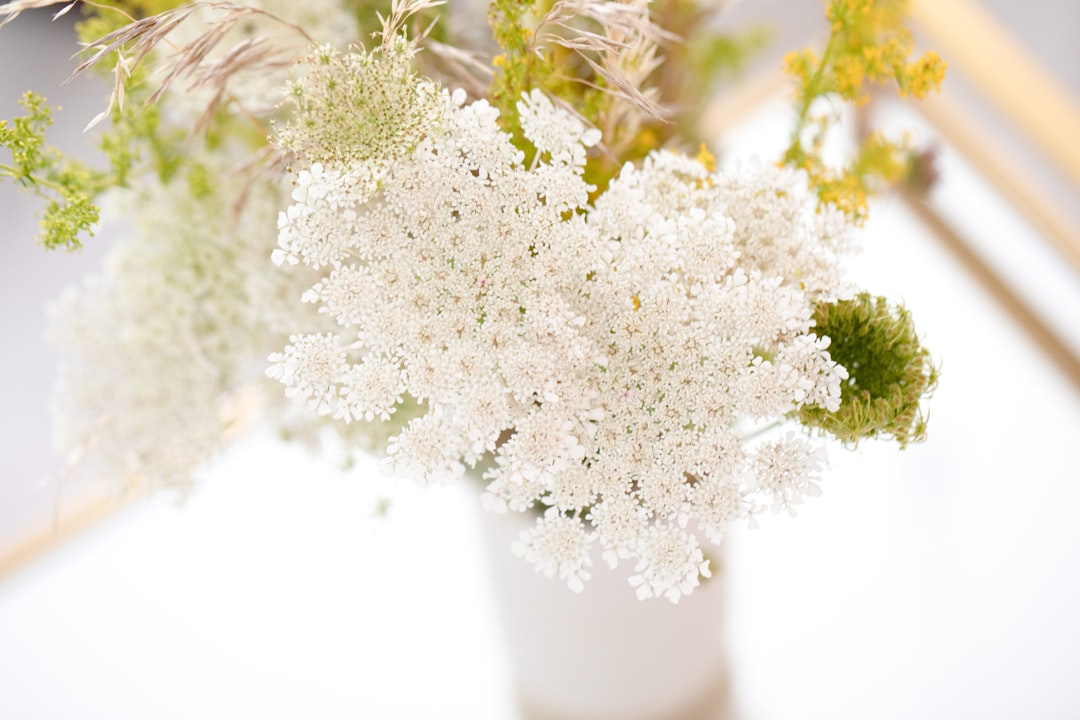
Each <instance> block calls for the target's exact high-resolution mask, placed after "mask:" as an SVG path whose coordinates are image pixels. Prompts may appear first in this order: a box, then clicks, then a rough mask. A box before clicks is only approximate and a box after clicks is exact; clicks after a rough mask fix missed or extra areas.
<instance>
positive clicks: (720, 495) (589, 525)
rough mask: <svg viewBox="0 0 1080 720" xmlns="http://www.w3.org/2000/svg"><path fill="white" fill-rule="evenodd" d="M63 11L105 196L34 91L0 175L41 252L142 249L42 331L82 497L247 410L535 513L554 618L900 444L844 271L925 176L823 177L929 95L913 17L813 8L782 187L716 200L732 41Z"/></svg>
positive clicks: (585, 20) (604, 22)
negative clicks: (575, 599) (36, 207)
mask: <svg viewBox="0 0 1080 720" xmlns="http://www.w3.org/2000/svg"><path fill="white" fill-rule="evenodd" d="M52 4H59V3H52V2H47V1H46V0H21V1H20V0H16V2H13V3H9V4H8V5H7V6H5V7H3V8H0V24H3V23H5V22H7V21H9V20H11V19H13V18H14V17H15V16H17V15H18V14H19V12H20V11H22V10H25V9H28V8H30V7H37V6H45V5H52ZM86 5H89V6H90V7H91V10H92V12H91V14H90V15H89V16H88V17H87V18H86V19H84V20H83V21H82V23H81V27H80V32H81V34H82V36H83V39H84V42H85V44H86V48H85V50H84V52H85V53H86V55H87V57H86V60H85V62H84V63H83V66H82V67H81V68H80V70H82V69H86V68H89V67H97V68H104V69H105V70H107V71H108V72H109V73H111V74H112V75H113V77H114V78H115V80H114V90H113V94H112V101H111V102H110V106H109V108H108V109H107V110H106V111H105V112H104V113H103V114H102V115H101V116H99V118H97V120H98V121H103V120H108V121H109V122H108V128H107V129H106V131H105V132H104V134H103V136H102V147H103V150H104V151H105V152H106V154H107V156H108V158H109V160H110V167H109V169H108V170H90V169H88V168H86V167H83V166H80V165H77V164H75V163H72V162H71V161H69V160H66V159H63V158H60V157H59V156H57V155H55V154H53V153H51V152H50V151H48V150H47V148H46V147H45V146H44V145H43V143H42V137H41V133H42V132H43V128H44V127H45V125H47V123H48V119H49V116H48V109H47V106H46V105H45V104H44V103H43V102H42V101H41V99H40V98H38V97H37V96H33V95H28V96H27V98H26V100H25V104H26V106H27V109H28V112H29V114H28V115H27V117H25V118H19V119H17V120H15V121H14V122H13V123H5V124H3V125H0V143H2V144H4V145H5V146H7V147H8V148H9V149H10V150H11V153H12V158H13V162H12V163H11V164H10V165H0V174H5V175H7V176H9V177H12V178H14V179H15V180H17V181H20V182H22V183H23V184H25V185H27V186H30V187H31V188H32V189H34V190H35V191H37V192H39V193H41V194H43V195H45V196H46V199H47V201H48V202H49V205H48V207H47V210H46V213H45V215H44V217H43V233H42V240H43V241H44V243H45V244H46V245H50V246H62V245H69V246H74V245H77V243H79V242H80V236H81V235H85V234H86V232H87V231H89V230H91V229H92V228H93V227H94V226H95V225H96V224H97V222H98V219H99V218H98V212H99V210H98V205H100V207H101V210H100V212H101V217H103V218H104V219H105V222H106V223H109V222H111V221H113V220H115V219H128V220H130V221H132V222H133V225H134V227H128V228H123V227H121V228H118V229H117V232H125V233H127V237H126V239H125V240H124V241H122V242H120V243H118V244H117V245H116V248H115V250H114V251H113V252H112V254H111V256H110V259H109V263H108V265H107V266H106V267H105V268H104V270H103V273H102V275H101V276H100V277H99V278H97V279H96V280H94V281H92V282H91V283H89V284H88V285H87V286H86V287H84V288H83V289H81V290H79V291H73V293H72V294H71V295H70V296H69V297H66V298H64V299H63V300H62V302H60V303H59V304H58V306H57V309H56V311H55V323H54V328H53V334H54V336H55V337H56V338H57V341H58V342H59V343H60V344H61V346H63V347H65V348H66V349H67V350H68V351H69V352H70V356H71V363H70V364H69V365H68V366H67V367H66V368H65V369H64V371H63V373H62V375H61V378H60V382H59V388H58V394H57V398H58V401H59V403H60V412H59V413H58V420H59V425H60V428H59V430H60V436H61V440H62V443H63V444H64V446H65V447H67V448H69V449H70V450H72V451H73V453H74V455H73V456H74V457H75V458H76V459H77V461H78V462H81V463H85V464H89V465H93V466H95V467H96V470H97V471H98V472H99V473H101V474H104V475H107V476H110V477H113V478H122V479H123V480H125V481H128V482H138V483H141V484H149V485H151V486H176V487H181V488H184V487H187V486H188V485H189V484H190V483H191V481H192V469H193V468H197V467H198V466H199V465H200V464H201V463H202V462H203V461H205V459H206V458H208V457H210V456H211V455H212V454H213V453H214V452H215V451H216V450H217V449H218V448H219V447H221V446H222V444H223V443H224V442H226V440H227V438H228V437H229V435H230V431H231V429H232V428H234V427H235V426H237V425H238V424H239V423H240V420H241V418H242V416H243V415H244V414H245V413H250V412H252V409H253V408H255V409H256V411H257V412H259V413H260V414H262V415H263V416H266V417H271V418H275V419H277V420H278V421H279V422H280V423H281V425H282V427H283V428H286V429H287V430H288V432H290V433H292V434H294V435H296V434H306V433H310V432H314V431H315V430H317V429H318V428H320V427H322V426H324V425H327V424H329V425H331V426H333V427H335V428H336V429H337V430H338V431H339V432H340V433H342V434H343V435H344V436H345V437H346V439H347V441H348V443H349V444H350V446H351V447H353V448H363V449H364V450H365V451H373V452H377V453H380V454H381V455H383V456H384V458H385V460H384V462H385V465H386V467H387V468H388V469H389V470H390V471H392V472H393V473H395V474H400V475H403V476H407V477H412V478H415V479H417V480H420V481H422V482H427V483H443V482H450V481H454V480H456V479H458V478H460V477H461V476H462V475H464V474H466V473H467V472H470V471H471V472H472V473H473V474H474V475H475V476H477V477H480V478H482V480H483V483H484V490H483V493H482V498H481V499H482V501H483V503H484V505H485V506H486V507H487V508H488V509H489V510H491V511H494V512H521V513H534V514H535V523H534V524H533V526H532V527H531V529H529V530H527V531H526V532H524V533H523V534H522V535H521V537H520V538H519V539H518V540H517V542H515V544H514V546H513V549H514V552H516V553H517V554H519V555H521V556H522V557H523V558H524V559H525V560H526V561H527V562H529V563H533V564H534V565H535V566H536V568H537V570H538V571H540V572H542V573H543V574H545V575H548V576H550V577H556V576H557V577H558V578H561V579H562V580H563V581H565V582H566V583H567V584H568V585H569V586H570V588H571V589H574V590H581V589H582V588H583V587H585V585H586V583H587V581H588V579H589V576H590V567H591V566H592V564H593V562H595V561H597V560H602V561H604V562H607V563H608V564H610V565H611V566H615V565H616V564H618V563H624V562H625V563H629V564H631V565H632V567H633V574H632V575H631V577H630V584H631V585H632V586H633V587H634V588H635V591H636V593H637V595H638V597H640V598H643V599H644V598H651V597H665V598H668V599H669V600H671V601H677V600H678V599H679V598H680V597H681V596H683V595H686V594H689V593H691V592H692V591H693V589H694V588H695V587H696V586H697V585H698V584H699V582H700V580H701V578H703V577H708V576H709V574H710V565H709V561H708V559H707V558H706V556H705V554H704V553H703V550H702V546H701V545H702V542H703V541H711V542H719V541H720V540H721V538H722V536H723V534H724V532H725V529H726V528H727V527H729V526H730V525H731V524H732V523H736V522H751V523H752V522H753V521H754V518H755V516H756V515H758V514H760V513H762V512H765V511H766V510H772V511H784V510H787V511H790V512H792V513H794V510H793V508H794V506H796V505H798V504H799V503H801V502H802V501H803V499H804V498H805V497H807V496H814V495H817V494H819V492H820V489H819V485H818V482H819V481H820V478H821V472H822V470H823V467H824V462H825V457H824V450H823V440H822V436H823V435H831V436H834V437H837V438H839V439H840V440H841V441H843V442H844V443H846V444H848V445H854V444H856V443H858V442H859V441H860V440H862V439H866V438H874V437H883V438H892V439H895V440H896V441H897V442H898V443H899V444H900V445H901V446H904V445H905V444H907V443H908V442H914V441H918V440H920V439H922V437H923V436H924V434H925V416H924V413H923V410H922V408H921V406H920V402H921V400H922V399H923V398H924V397H926V396H927V395H928V394H929V392H930V391H931V390H932V389H933V387H934V385H935V384H936V381H937V371H936V368H935V366H934V364H933V362H932V361H931V359H930V356H929V354H928V352H927V351H926V349H925V348H924V347H923V346H922V345H921V344H920V342H919V339H918V336H917V334H916V332H915V330H914V327H913V324H912V321H911V318H910V317H909V316H908V314H907V313H906V312H905V311H904V310H903V308H901V307H899V306H896V305H894V304H892V303H890V302H889V301H888V300H886V299H884V298H879V297H875V296H873V295H871V294H869V293H867V292H865V291H863V290H861V289H860V288H857V287H854V286H853V285H852V284H851V283H850V282H848V281H846V280H845V279H844V276H843V265H842V264H843V260H844V258H845V257H846V256H848V255H849V254H850V253H852V252H854V251H855V249H856V242H855V235H856V234H857V230H858V228H859V226H860V225H861V224H862V221H863V220H864V218H865V214H866V211H867V195H868V194H869V193H870V192H872V191H874V190H875V189H878V188H881V187H885V186H887V185H888V183H890V182H895V181H898V180H899V179H900V178H902V177H903V176H904V174H905V173H906V172H907V168H908V167H909V164H910V160H911V157H912V156H913V153H914V150H913V149H912V148H909V147H907V146H906V145H904V144H903V143H895V142H892V141H889V140H886V139H885V138H883V137H881V136H879V135H876V134H872V135H870V136H869V137H868V138H867V139H866V140H865V142H864V143H863V145H862V146H861V147H860V148H859V149H858V151H857V152H856V154H855V156H853V157H852V158H851V161H850V163H849V164H848V165H846V166H844V167H832V166H829V165H828V164H827V163H826V162H825V161H824V159H823V143H824V138H825V134H826V131H827V130H828V129H829V128H830V127H831V126H832V125H834V124H835V123H836V103H837V99H838V98H839V99H843V100H850V101H854V102H857V101H859V100H860V98H863V97H864V94H865V88H864V85H865V84H866V83H867V82H871V81H876V82H882V83H884V82H891V83H894V84H895V85H896V86H897V87H898V89H899V90H900V92H901V93H904V94H912V95H915V96H919V97H921V96H923V95H925V94H926V93H927V92H929V91H930V90H932V89H934V88H936V87H937V85H938V84H939V83H940V81H941V77H942V73H943V69H944V66H943V64H942V63H941V61H940V60H939V59H938V58H937V57H936V56H935V55H933V54H932V53H928V54H926V55H924V56H923V57H921V58H919V59H917V60H915V61H909V60H908V55H909V54H910V51H911V39H910V37H909V35H908V34H907V33H906V32H905V31H904V28H903V25H902V3H899V2H896V1H894V0H878V1H873V0H831V2H829V3H828V8H827V13H828V17H829V20H830V23H831V35H830V39H829V42H828V45H827V46H826V50H825V51H824V52H823V53H822V54H821V55H820V56H818V55H816V54H814V53H812V52H810V51H803V52H796V53H793V54H791V55H790V56H789V57H788V60H787V64H788V68H789V71H790V72H791V73H792V75H793V77H794V79H795V86H796V94H795V108H796V122H795V127H794V129H793V132H792V136H791V143H790V147H789V148H788V150H787V152H786V153H785V156H784V157H783V158H782V159H780V162H779V163H775V162H766V161H761V160H746V159H742V160H739V161H737V162H733V163H731V164H730V165H729V166H727V167H725V168H724V169H718V167H717V163H716V161H715V159H714V157H713V156H712V155H711V153H710V152H709V151H708V149H707V148H706V146H705V145H704V144H701V143H700V142H697V138H696V137H695V134H696V130H695V129H694V124H693V121H694V120H695V119H696V114H697V113H698V112H699V110H700V107H699V106H697V105H694V104H693V103H692V102H691V101H692V100H693V99H694V98H695V97H699V96H700V93H701V92H702V86H703V85H707V84H708V81H709V78H710V77H712V75H713V74H714V73H715V71H716V69H717V68H718V67H720V66H721V65H722V60H723V59H724V58H725V57H726V58H727V59H729V60H730V59H731V56H732V54H734V55H738V54H739V53H740V52H741V51H745V50H746V45H745V44H744V45H739V44H738V42H736V41H733V40H732V39H730V38H724V37H719V36H716V35H715V34H710V32H709V31H708V29H707V23H704V22H703V21H702V19H703V18H705V17H707V16H708V14H709V13H711V12H718V11H719V10H720V9H721V8H709V7H704V6H702V5H699V4H697V3H693V2H688V1H687V0H655V1H654V2H653V3H651V4H650V3H648V2H645V1H644V0H555V1H552V0H521V1H518V0H495V1H494V2H493V3H492V4H491V6H490V8H489V9H488V17H489V20H490V24H491V27H492V29H493V38H494V43H493V44H492V45H491V46H490V47H489V46H488V45H485V44H484V43H483V42H477V41H470V42H465V41H463V40H461V39H459V38H457V37H455V35H454V33H453V32H452V29H451V28H452V26H453V21H454V18H455V17H456V16H455V15H454V12H452V11H453V10H454V8H448V7H447V6H444V5H441V4H439V3H436V2H432V1H430V0H394V1H393V3H392V4H391V5H390V6H389V7H387V8H383V9H382V11H381V12H380V13H378V14H377V13H376V8H375V7H373V6H372V5H371V4H370V3H365V2H359V1H349V0H318V1H317V2H306V3H302V4H300V3H292V2H287V1H286V0H247V1H245V2H243V3H231V2H194V3H177V2H172V1H170V0H157V1H156V2H155V1H153V0H128V1H127V2H122V3H114V6H115V7H106V6H105V5H104V4H99V3H86ZM70 7H71V6H70V5H68V6H65V7H64V8H63V10H62V12H63V11H66V10H68V9H70ZM702 48H704V49H706V50H709V49H711V50H712V51H713V52H698V50H701V49H702ZM718 48H727V49H728V50H729V51H730V52H729V53H728V54H727V55H724V54H722V53H720V54H718V53H717V52H715V51H716V50H717V49H718ZM733 48H734V50H733ZM736 50H738V51H739V52H736ZM718 58H719V60H718ZM673 70H675V71H676V72H672V71H673ZM679 70H681V71H682V72H681V73H680V72H678V71H679ZM192 128H194V130H192ZM136 179H137V181H136ZM95 203H97V205H96V204H95ZM117 357H120V358H121V360H120V361H119V362H118V361H117V359H116V358H117ZM265 376H268V378H269V380H268V378H267V377H265ZM270 380H273V381H277V382H270ZM282 386H283V387H282Z"/></svg>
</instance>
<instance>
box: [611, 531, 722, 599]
mask: <svg viewBox="0 0 1080 720" xmlns="http://www.w3.org/2000/svg"><path fill="white" fill-rule="evenodd" d="M638 543H639V547H638V552H637V555H638V558H639V560H638V563H637V565H636V566H635V567H634V571H635V574H634V575H631V576H630V585H631V586H633V587H635V588H637V596H638V598H639V599H642V600H644V599H646V598H651V597H666V598H667V599H668V600H670V601H671V602H679V598H681V597H682V596H683V595H689V594H690V593H691V592H693V591H694V588H695V587H697V586H698V585H700V584H701V581H700V578H702V577H705V578H707V577H710V576H711V572H710V571H709V561H708V560H706V559H705V555H704V553H702V552H701V548H700V547H698V544H697V541H696V540H695V539H694V536H693V535H690V534H688V533H686V532H685V531H684V530H681V529H680V528H677V527H672V526H670V525H667V526H665V525H653V526H651V527H649V529H648V531H646V532H645V533H643V534H642V536H641V537H640V538H639V540H638Z"/></svg>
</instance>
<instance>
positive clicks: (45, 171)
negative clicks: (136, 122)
mask: <svg viewBox="0 0 1080 720" xmlns="http://www.w3.org/2000/svg"><path fill="white" fill-rule="evenodd" d="M19 104H20V105H22V106H23V107H24V108H25V109H26V111H27V114H26V115H24V116H22V117H16V118H14V119H12V120H11V121H7V120H0V146H2V147H5V148H6V149H7V150H8V152H9V153H10V154H11V163H10V164H5V163H0V177H7V178H11V179H12V180H14V181H15V182H16V183H18V184H19V185H20V186H22V187H23V188H25V189H26V190H28V191H29V192H31V193H33V194H34V195H36V196H37V197H39V198H41V199H43V200H45V201H46V205H45V212H44V213H43V214H42V216H41V221H40V224H41V232H40V234H39V235H38V238H37V240H38V242H40V243H41V244H42V245H44V246H45V247H46V248H48V249H50V250H55V249H58V248H65V249H67V250H78V249H79V248H80V247H82V240H81V239H80V235H83V234H85V235H87V236H92V235H93V227H94V225H95V224H97V221H98V209H97V208H96V207H94V205H93V203H92V202H91V199H92V197H93V196H94V195H95V194H96V193H97V192H98V191H99V190H100V188H101V186H102V181H103V179H104V178H103V175H102V174H101V173H97V172H94V171H92V170H90V169H89V168H87V167H85V166H83V165H80V164H78V163H75V162H73V161H70V160H67V159H65V158H64V157H63V156H62V155H61V154H60V152H59V151H58V150H56V149H55V148H53V147H50V146H48V145H46V144H45V131H46V128H48V127H49V126H50V125H52V112H51V110H50V109H49V106H48V105H47V104H46V101H45V98H43V97H41V96H40V95H36V94H34V93H32V92H27V93H25V94H24V95H23V97H22V99H20V100H19Z"/></svg>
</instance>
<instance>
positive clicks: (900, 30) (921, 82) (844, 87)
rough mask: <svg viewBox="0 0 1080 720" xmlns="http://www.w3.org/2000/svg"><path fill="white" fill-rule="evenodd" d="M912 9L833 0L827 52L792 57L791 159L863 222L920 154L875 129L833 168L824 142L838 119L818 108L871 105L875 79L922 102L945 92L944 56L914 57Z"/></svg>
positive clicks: (888, 1) (829, 198) (823, 196)
mask: <svg viewBox="0 0 1080 720" xmlns="http://www.w3.org/2000/svg"><path fill="white" fill-rule="evenodd" d="M905 10H906V2H905V1H904V0H830V2H829V5H828V9H827V17H828V19H829V23H830V36H829V41H828V43H827V44H826V46H825V50H824V52H823V53H822V55H821V56H820V57H818V56H817V54H816V53H814V52H813V51H812V50H808V49H806V50H799V51H796V52H792V53H790V54H788V56H787V58H785V64H786V66H787V72H788V73H789V74H790V75H792V76H793V77H794V78H795V80H796V90H795V104H796V113H797V122H796V125H795V129H794V131H793V132H792V136H791V142H790V144H789V146H788V148H787V150H786V151H785V153H784V160H783V162H784V164H786V165H789V166H791V167H798V168H802V169H803V170H805V171H806V172H807V174H808V175H809V177H810V182H811V184H812V186H813V187H815V188H816V189H817V192H818V197H819V198H820V200H821V203H822V204H823V205H825V204H833V205H835V206H836V207H838V208H839V209H840V210H842V211H844V212H845V213H846V214H847V215H848V216H850V217H851V218H852V219H853V220H855V221H856V222H858V223H862V222H864V221H865V219H866V209H867V198H868V197H869V196H870V195H871V194H872V193H873V192H875V191H876V190H877V189H878V188H880V187H882V186H885V185H888V184H891V183H895V182H897V181H899V180H901V179H903V178H904V177H905V174H906V172H907V169H908V168H909V166H910V164H911V157H912V155H913V154H914V151H913V150H912V149H911V148H909V147H908V145H907V144H906V143H905V142H902V141H901V142H897V141H891V140H886V139H885V138H884V137H882V136H880V135H878V134H870V135H869V136H868V137H867V138H866V139H865V140H864V142H863V145H862V147H861V148H860V149H859V150H858V152H857V153H856V154H855V157H854V158H853V159H852V161H851V162H850V163H849V164H848V165H847V166H846V167H842V168H832V167H829V166H828V165H826V163H825V161H824V159H823V157H822V147H823V145H824V138H825V134H826V132H827V131H828V130H829V129H830V127H832V126H833V125H834V124H835V121H836V120H835V117H832V116H830V115H821V114H814V113H813V106H814V104H815V102H816V101H818V100H820V99H822V98H827V97H832V96H835V97H839V98H840V99H842V100H845V101H847V102H851V103H854V104H856V105H860V104H863V103H865V102H866V101H867V99H868V95H867V92H866V85H867V84H868V83H877V84H882V85H884V84H887V83H893V84H894V85H895V86H896V89H897V92H898V93H899V94H900V96H901V97H905V96H908V95H910V96H913V97H915V98H918V99H922V98H924V97H926V96H927V95H928V94H929V93H930V92H931V91H934V90H937V89H939V87H940V86H941V82H942V80H943V79H944V77H945V62H944V61H943V60H942V59H941V58H940V57H938V56H937V54H935V53H932V52H927V53H924V54H923V55H922V56H921V57H919V58H918V59H916V60H913V61H909V60H908V57H909V55H910V54H911V51H912V48H913V46H914V41H913V40H912V37H911V33H910V32H909V31H908V29H907V28H906V27H905V25H904V13H905Z"/></svg>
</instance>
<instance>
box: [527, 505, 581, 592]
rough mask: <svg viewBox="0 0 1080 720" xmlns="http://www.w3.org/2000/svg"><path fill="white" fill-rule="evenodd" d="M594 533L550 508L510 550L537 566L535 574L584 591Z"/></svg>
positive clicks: (575, 590)
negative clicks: (558, 580) (562, 581)
mask: <svg viewBox="0 0 1080 720" xmlns="http://www.w3.org/2000/svg"><path fill="white" fill-rule="evenodd" d="M592 540H593V536H592V533H590V532H588V531H587V530H586V528H585V524H584V523H583V522H582V521H581V519H580V518H577V517H568V516H566V515H563V514H562V513H561V512H559V510H558V509H557V508H548V509H547V511H546V512H545V513H544V516H543V517H542V518H538V519H537V521H536V525H534V526H533V527H532V528H530V529H529V530H525V531H523V532H522V533H521V537H520V538H519V539H518V540H517V541H515V542H514V544H513V545H512V546H511V549H512V550H513V551H514V554H516V555H518V556H519V557H522V558H524V559H525V561H526V562H528V563H532V564H533V565H535V566H536V571H537V572H540V573H543V574H544V575H545V576H547V577H549V578H553V577H556V576H558V577H559V578H560V579H562V580H566V583H567V585H569V586H570V589H571V590H573V591H574V592H581V591H582V590H584V589H585V581H586V580H588V579H589V577H590V576H591V574H590V573H589V571H588V570H587V568H589V567H590V566H591V565H592V561H591V560H590V559H589V547H590V545H591V544H592Z"/></svg>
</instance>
